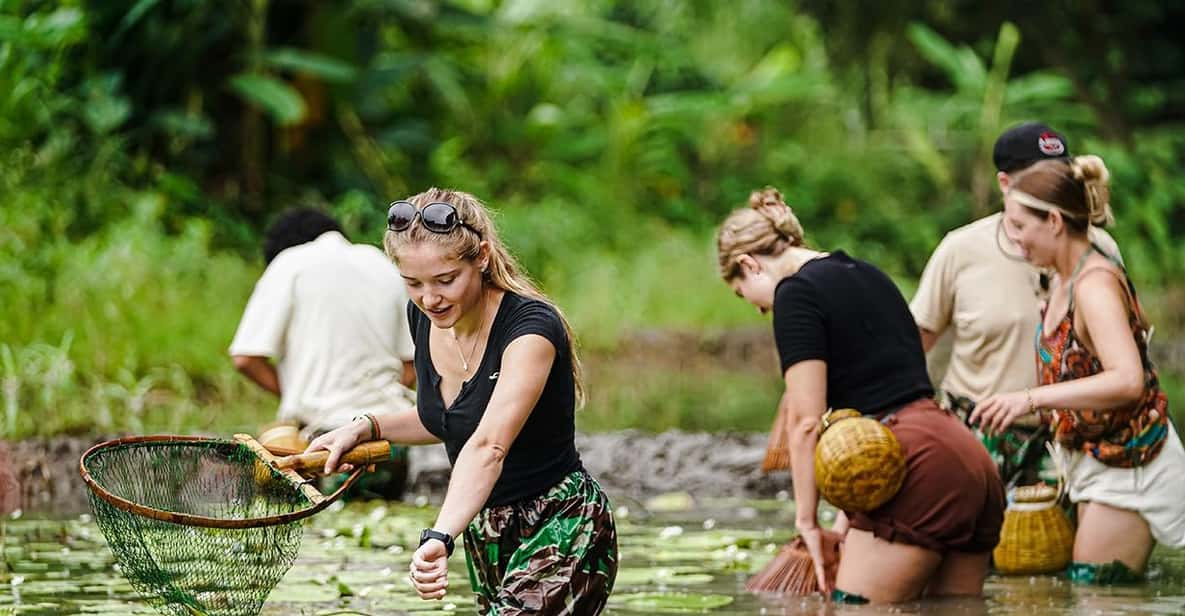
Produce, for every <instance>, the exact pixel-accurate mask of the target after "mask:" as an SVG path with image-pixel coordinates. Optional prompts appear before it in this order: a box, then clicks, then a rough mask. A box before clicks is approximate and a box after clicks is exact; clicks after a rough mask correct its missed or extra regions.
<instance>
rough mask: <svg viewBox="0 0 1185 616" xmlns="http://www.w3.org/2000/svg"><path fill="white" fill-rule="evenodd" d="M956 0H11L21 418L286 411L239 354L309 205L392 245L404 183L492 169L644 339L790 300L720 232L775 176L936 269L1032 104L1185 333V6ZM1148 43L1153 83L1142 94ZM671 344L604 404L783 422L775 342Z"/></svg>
mask: <svg viewBox="0 0 1185 616" xmlns="http://www.w3.org/2000/svg"><path fill="white" fill-rule="evenodd" d="M943 6H945V5H942V6H940V5H935V4H933V3H930V4H918V3H904V2H890V3H889V4H885V5H877V6H875V7H872V6H867V7H860V8H859V10H854V9H851V8H845V7H842V6H839V5H833V4H832V3H817V2H812V1H811V0H803V1H802V2H800V3H790V4H787V3H773V2H766V1H763V0H739V1H737V2H731V3H627V2H619V1H615V0H597V1H581V2H567V3H546V2H543V3H541V2H496V1H480V0H479V1H475V0H466V1H446V0H425V1H421V2H384V1H374V0H351V1H348V2H344V3H322V4H316V3H314V4H309V5H307V6H293V5H290V4H285V3H271V2H268V1H267V0H250V1H248V2H235V3H225V2H202V1H199V0H178V1H175V2H159V1H158V0H139V1H138V2H135V3H112V2H98V1H95V0H69V1H66V2H60V3H27V2H4V1H3V0H0V194H2V195H4V198H3V200H2V201H0V288H3V302H2V303H0V345H3V346H2V347H0V359H2V360H3V362H4V365H5V368H4V370H5V372H4V381H3V382H4V388H3V391H4V399H3V400H4V404H5V406H4V409H5V410H4V416H3V418H2V420H3V422H2V423H0V425H2V426H3V429H4V432H3V434H5V435H13V434H17V435H24V434H33V433H45V432H47V431H50V432H52V431H55V430H68V429H98V430H112V431H118V430H131V429H134V430H137V431H138V430H141V429H144V430H155V429H162V428H167V429H173V430H195V429H202V427H209V426H211V425H213V423H212V422H214V421H216V420H217V421H219V423H218V424H217V426H218V427H217V429H218V430H219V431H225V430H224V427H225V426H226V425H230V424H233V425H234V426H236V427H242V428H245V429H250V428H251V427H253V425H252V424H254V423H255V422H256V421H257V420H260V419H262V418H266V417H268V416H269V415H270V413H271V408H272V407H273V404H274V403H273V402H272V401H271V400H269V399H267V398H266V397H264V396H262V395H260V394H258V393H257V392H255V391H254V390H253V389H251V388H250V387H248V386H246V385H245V383H244V382H243V380H242V379H241V378H240V377H239V376H238V375H236V374H234V372H233V369H232V368H231V366H230V364H229V361H227V359H226V357H225V348H226V345H227V343H228V341H229V340H230V337H231V334H232V332H233V328H234V326H235V323H236V322H237V319H238V316H239V313H240V311H241V309H242V304H243V301H244V300H245V298H246V296H247V294H248V293H249V292H250V288H251V285H252V283H253V281H254V280H255V278H256V276H257V275H258V273H259V267H258V265H257V264H256V262H255V258H256V255H257V254H258V237H259V231H260V230H261V229H262V228H263V227H264V226H265V225H266V224H267V223H268V222H269V221H270V219H271V218H272V217H273V216H274V214H275V213H277V212H278V211H280V210H282V209H284V208H285V207H288V206H290V205H294V204H297V203H304V204H312V205H319V206H322V207H324V208H326V209H328V210H330V211H332V212H333V213H334V214H335V215H337V216H338V217H339V218H340V219H341V220H342V222H343V224H344V226H345V228H346V230H347V231H348V232H349V233H350V234H351V236H352V237H354V238H355V239H359V240H362V241H373V242H375V243H377V242H378V241H379V238H380V237H381V233H382V230H383V220H382V213H383V211H384V209H385V204H386V203H387V202H389V201H391V200H393V199H395V198H399V197H403V196H406V195H408V194H412V193H415V192H418V191H420V190H422V189H424V188H426V187H428V186H430V185H442V186H452V187H457V188H461V189H464V190H468V191H470V192H473V193H475V194H477V195H478V196H479V197H481V198H483V199H485V200H486V201H487V202H488V203H489V204H490V205H492V206H493V207H495V208H496V209H497V210H498V211H499V212H500V217H499V227H500V229H501V230H502V232H503V233H504V235H505V236H506V240H507V243H508V244H509V245H510V246H511V247H512V248H513V249H514V250H515V251H516V253H517V254H518V255H519V256H520V257H521V259H522V261H523V262H524V264H525V265H526V267H527V269H528V270H529V271H530V272H532V273H533V274H534V275H535V276H536V277H537V278H538V279H539V281H540V282H541V283H542V285H543V286H544V288H545V289H546V290H547V291H548V292H549V293H550V294H552V295H553V296H554V297H555V299H556V300H557V301H558V302H559V304H560V305H561V306H562V307H564V309H565V310H566V312H567V313H568V314H569V316H570V317H571V318H572V321H573V323H574V325H575V327H576V330H577V332H578V334H579V336H580V338H581V341H582V343H583V346H584V348H585V349H586V351H587V354H588V355H589V356H590V358H591V360H590V361H591V362H593V363H596V362H602V363H603V364H612V362H614V361H615V360H616V358H617V356H618V355H619V354H620V353H621V352H623V350H628V348H629V345H630V344H632V341H633V340H634V339H635V338H636V337H637V336H638V334H637V332H639V331H642V332H645V331H653V330H660V329H673V330H678V331H699V332H706V335H708V336H711V335H715V334H716V333H719V332H720V331H725V330H729V329H730V328H736V327H747V326H749V325H752V324H755V323H759V322H760V321H758V317H757V315H756V314H755V313H754V312H753V311H752V309H751V308H749V307H748V306H747V305H746V304H744V303H743V302H740V301H738V300H736V299H735V298H734V297H733V296H732V294H731V292H730V291H729V290H728V289H727V288H726V287H725V286H724V285H723V284H720V282H719V281H718V280H717V277H716V274H715V269H716V265H715V256H714V254H713V253H714V247H713V245H712V235H713V231H714V226H715V225H716V224H717V223H718V221H719V220H720V219H721V218H722V217H723V216H724V215H725V214H726V213H727V212H728V211H729V210H730V209H732V208H733V207H737V206H738V205H740V204H741V203H743V202H744V200H745V198H746V197H747V195H748V193H749V191H751V190H753V189H755V188H760V187H762V186H765V185H769V184H772V185H775V186H778V187H779V188H781V189H782V190H783V192H784V193H785V194H786V195H787V198H788V200H789V201H790V202H791V203H792V205H794V207H795V210H796V212H797V214H798V215H799V218H800V219H801V220H802V222H803V223H804V225H805V227H806V229H807V235H808V242H810V243H812V244H813V245H815V246H818V247H822V248H828V249H830V248H844V249H846V250H848V251H849V252H851V253H853V254H855V255H857V256H860V257H862V258H866V259H869V260H871V261H873V262H875V263H877V264H878V265H880V266H882V267H883V268H885V269H886V270H888V271H889V272H890V273H892V274H893V275H894V277H895V278H896V279H897V280H899V281H900V282H901V284H902V287H903V288H908V287H910V286H912V280H913V279H914V277H916V275H917V274H918V273H919V272H920V271H921V268H922V266H923V265H924V263H925V261H926V259H927V257H928V255H929V253H930V251H931V250H932V248H933V247H934V245H936V243H937V242H938V240H939V239H940V238H941V236H942V234H943V233H944V232H945V231H946V230H949V229H951V228H953V227H955V226H958V225H960V224H963V223H965V222H967V221H969V220H970V219H972V218H974V217H976V216H979V215H982V214H984V213H986V212H988V211H991V210H993V209H995V208H996V207H998V199H999V197H998V192H997V191H996V188H995V184H994V182H993V180H992V172H993V169H992V167H991V164H990V149H991V145H992V142H993V140H994V139H995V136H996V135H997V134H998V133H999V132H1000V130H1001V129H1002V128H1004V127H1006V126H1008V125H1010V124H1012V123H1015V122H1018V121H1021V120H1025V119H1033V118H1039V119H1042V120H1045V121H1047V122H1049V123H1051V124H1053V125H1055V126H1057V127H1059V128H1062V129H1063V130H1064V131H1065V132H1067V133H1069V135H1070V143H1071V148H1072V150H1073V151H1075V152H1093V153H1099V154H1101V155H1102V156H1103V157H1104V158H1105V159H1106V161H1107V163H1108V165H1109V167H1110V168H1111V171H1112V173H1113V176H1114V182H1113V184H1114V186H1113V188H1114V194H1113V203H1114V207H1115V212H1116V215H1117V217H1118V220H1119V224H1118V225H1117V226H1116V228H1115V229H1113V232H1114V235H1115V236H1116V238H1117V239H1118V240H1119V242H1120V244H1121V246H1122V247H1123V251H1124V255H1125V258H1126V260H1127V262H1128V264H1129V266H1130V268H1131V271H1132V274H1133V276H1134V278H1135V279H1136V282H1137V284H1138V286H1139V287H1140V289H1141V291H1142V293H1143V295H1144V297H1145V298H1152V303H1153V304H1157V308H1158V310H1159V315H1158V318H1159V319H1160V320H1159V321H1158V322H1161V323H1166V327H1165V328H1164V329H1162V331H1163V332H1165V333H1169V332H1172V333H1173V334H1174V335H1180V332H1181V331H1185V327H1183V326H1182V325H1181V323H1182V319H1181V317H1180V308H1179V305H1178V304H1179V302H1175V301H1173V300H1172V298H1176V297H1179V292H1178V290H1179V288H1180V284H1179V282H1178V281H1179V280H1180V279H1181V276H1182V275H1185V256H1183V253H1182V252H1181V251H1180V250H1179V244H1180V243H1181V241H1182V239H1183V238H1185V207H1183V205H1182V204H1183V203H1185V188H1182V186H1181V184H1180V182H1177V181H1175V175H1176V172H1177V170H1178V169H1179V168H1180V163H1181V161H1182V160H1185V126H1182V125H1181V124H1180V122H1179V118H1175V117H1174V116H1173V115H1172V114H1171V113H1167V112H1164V111H1162V110H1161V108H1162V107H1163V108H1168V107H1169V106H1170V103H1171V102H1172V101H1176V100H1178V99H1180V98H1181V92H1182V90H1181V88H1180V83H1179V79H1177V80H1176V81H1173V79H1176V77H1173V78H1172V79H1168V78H1165V77H1164V75H1166V74H1168V73H1164V70H1163V67H1161V65H1163V66H1164V67H1176V70H1177V72H1178V73H1179V69H1180V67H1181V66H1182V60H1181V57H1180V54H1179V53H1176V52H1171V53H1170V51H1171V50H1172V49H1175V47H1174V45H1175V42H1174V43H1173V44H1172V45H1168V46H1167V47H1166V41H1170V42H1173V41H1175V40H1176V34H1175V33H1167V34H1166V33H1165V32H1162V30H1163V25H1160V26H1158V25H1157V24H1168V23H1171V22H1172V20H1171V19H1169V17H1171V14H1173V10H1174V9H1172V8H1166V7H1164V6H1152V5H1145V3H1136V4H1134V5H1132V6H1131V7H1129V8H1128V9H1125V10H1124V11H1123V12H1121V14H1119V15H1116V16H1113V19H1112V18H1110V17H1109V18H1108V19H1106V20H1102V21H1099V20H1093V21H1092V20H1091V19H1088V18H1089V17H1091V16H1090V15H1088V13H1089V11H1088V10H1087V9H1085V8H1083V9H1072V10H1071V9H1066V10H1068V11H1069V12H1068V13H1067V15H1066V16H1065V19H1067V20H1069V21H1068V22H1067V23H1075V24H1078V25H1079V26H1081V28H1080V29H1081V30H1082V31H1083V32H1087V31H1090V32H1094V31H1095V30H1097V29H1098V28H1099V27H1101V26H1100V24H1102V23H1111V22H1112V21H1114V23H1122V24H1127V25H1129V26H1132V27H1134V25H1136V24H1145V26H1146V27H1145V26H1141V28H1139V29H1138V30H1139V31H1141V32H1144V33H1145V34H1143V35H1141V37H1135V38H1132V37H1130V36H1127V35H1126V34H1124V33H1123V32H1117V33H1111V34H1109V35H1108V36H1106V37H1101V38H1098V40H1104V39H1105V40H1108V41H1111V43H1109V45H1111V46H1110V47H1109V48H1108V49H1106V50H1096V49H1095V47H1094V45H1093V43H1091V44H1090V45H1087V44H1086V43H1084V42H1083V41H1084V40H1090V41H1093V40H1095V39H1082V37H1080V36H1078V35H1076V34H1073V32H1071V30H1073V31H1074V32H1077V29H1063V30H1066V31H1065V32H1060V33H1058V37H1059V38H1058V40H1059V41H1060V44H1059V45H1050V44H1048V42H1047V41H1046V40H1045V39H1043V38H1042V36H1043V35H1044V34H1045V33H1044V32H1043V31H1042V30H1041V29H1040V28H1038V27H1037V26H1039V25H1040V23H1039V20H1036V19H1035V18H1034V17H1032V16H1031V15H1028V14H1026V15H1017V16H1015V21H1005V17H1006V16H1005V15H1003V14H1002V13H1001V9H999V8H998V7H991V6H986V5H985V6H983V7H978V8H974V10H973V9H972V8H970V7H963V8H960V9H958V10H950V9H944V8H943ZM964 9H966V10H964ZM1034 10H1035V11H1038V12H1043V11H1047V10H1052V9H1039V10H1038V9H1037V8H1035V9H1034ZM1010 18H1011V17H1010ZM1142 20H1143V21H1142ZM771 24H777V27H771ZM1158 28H1159V29H1158ZM1162 35H1163V36H1162ZM1156 50H1159V52H1156ZM1055 51H1057V52H1060V53H1063V54H1070V56H1069V58H1070V60H1073V61H1067V60H1066V59H1065V58H1061V57H1054V56H1052V55H1050V54H1053V53H1054V52H1055ZM1096 51H1097V53H1096ZM1153 52H1156V53H1158V54H1159V55H1155V54H1154V53H1153ZM1153 55H1155V57H1156V58H1160V59H1159V60H1157V62H1159V64H1157V63H1155V62H1151V60H1150V58H1152V57H1153ZM1129 59H1130V60H1131V61H1132V62H1133V63H1134V64H1133V66H1138V67H1141V69H1140V70H1141V71H1143V72H1142V73H1141V75H1146V76H1149V78H1150V79H1151V80H1152V81H1150V82H1149V83H1151V84H1152V85H1148V83H1141V84H1137V85H1131V84H1127V85H1128V86H1130V87H1125V84H1124V82H1123V79H1122V78H1121V77H1122V75H1120V74H1119V71H1118V69H1117V68H1115V67H1116V66H1120V65H1122V64H1123V62H1121V60H1123V61H1126V60H1129ZM1116 63H1118V64H1116ZM1157 67H1161V68H1157ZM1090 71H1094V72H1095V74H1097V75H1098V76H1099V79H1095V80H1092V79H1091V78H1090ZM1170 72H1171V71H1170ZM1174 75H1175V73H1174ZM1162 291H1163V292H1162ZM1157 298H1167V299H1161V300H1160V301H1159V302H1158V301H1157ZM1165 333H1162V334H1160V335H1161V336H1164V335H1165ZM651 368H653V369H652V370H651V371H650V372H646V370H647V368H646V367H639V366H632V367H631V368H630V369H627V370H614V369H612V368H595V369H594V370H593V371H592V372H593V379H592V381H593V382H592V383H591V384H592V385H593V390H592V394H593V399H592V400H591V402H590V405H589V409H588V411H587V414H586V415H585V416H584V419H582V421H584V422H585V423H586V425H587V426H589V427H596V428H600V427H606V428H607V427H615V426H621V425H635V426H642V427H646V428H650V429H656V430H657V429H662V428H663V427H666V426H669V425H682V426H684V427H703V428H718V427H719V428H722V427H726V426H730V425H731V426H744V427H750V428H754V429H756V428H760V427H761V426H762V425H763V424H764V423H765V417H767V416H768V412H769V410H768V409H769V408H770V407H771V405H772V404H773V401H774V397H775V396H776V389H777V383H776V382H773V383H772V384H767V383H766V382H765V381H764V377H762V378H760V379H759V378H758V377H756V376H753V375H752V374H750V373H758V370H756V369H754V368H753V366H741V367H731V368H727V369H726V368H723V367H717V368H711V367H706V366H699V367H696V368H695V370H692V371H686V370H682V369H681V368H679V367H671V366H665V367H664V366H657V367H654V366H651ZM697 371H698V372H697ZM759 373H760V374H762V375H764V374H766V373H767V370H766V368H765V367H761V368H760V372H759ZM1174 379H1176V380H1174ZM1166 381H1168V382H1171V383H1179V382H1180V381H1179V376H1174V375H1173V374H1172V373H1170V374H1168V375H1167V377H1166ZM1178 389H1179V387H1178ZM1174 396H1176V394H1174ZM95 409H99V410H100V412H91V411H93V410H95ZM103 409H106V410H103ZM211 409H219V411H218V413H213V412H211ZM50 410H52V411H53V412H52V413H50V412H47V411H50ZM219 413H220V414H221V415H219Z"/></svg>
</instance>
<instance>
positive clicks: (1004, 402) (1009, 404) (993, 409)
mask: <svg viewBox="0 0 1185 616" xmlns="http://www.w3.org/2000/svg"><path fill="white" fill-rule="evenodd" d="M1031 400H1032V398H1031V397H1030V393H1029V392H1024V391H1018V392H1012V393H1007V394H997V395H994V396H989V397H988V398H987V399H986V400H984V401H982V402H980V403H979V404H977V405H975V410H974V411H972V412H971V417H969V418H968V423H970V424H971V425H973V426H974V425H978V426H979V429H980V430H982V431H983V432H984V433H985V434H987V435H989V436H991V435H994V434H999V433H1001V432H1003V431H1004V430H1006V429H1007V428H1008V426H1010V425H1012V423H1013V422H1014V421H1016V420H1017V419H1019V418H1020V417H1022V416H1024V415H1025V414H1027V413H1029V412H1030V411H1031V410H1032V402H1031Z"/></svg>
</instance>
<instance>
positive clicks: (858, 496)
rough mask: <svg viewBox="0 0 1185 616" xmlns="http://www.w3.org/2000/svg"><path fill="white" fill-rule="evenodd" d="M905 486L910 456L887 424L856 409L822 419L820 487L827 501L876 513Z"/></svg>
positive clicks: (818, 456) (818, 460)
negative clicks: (876, 510)
mask: <svg viewBox="0 0 1185 616" xmlns="http://www.w3.org/2000/svg"><path fill="white" fill-rule="evenodd" d="M904 481H905V453H904V452H903V451H902V450H901V443H899V442H897V437H896V436H893V433H892V431H890V430H889V429H888V428H887V427H885V425H884V424H882V423H881V422H879V421H877V420H875V419H872V418H870V417H864V416H862V415H861V414H860V412H859V411H856V410H854V409H839V410H835V411H831V412H828V413H827V414H826V415H824V416H823V430H822V433H821V434H820V435H819V443H818V445H816V446H815V483H816V484H817V485H818V487H819V493H820V494H822V495H823V498H825V499H827V502H829V503H831V504H832V505H835V506H836V507H839V508H840V509H843V510H844V511H871V510H873V509H876V508H877V507H880V506H881V505H883V504H884V503H885V502H887V501H888V500H889V499H890V498H893V496H894V495H895V494H897V491H898V490H900V489H901V484H902V482H904Z"/></svg>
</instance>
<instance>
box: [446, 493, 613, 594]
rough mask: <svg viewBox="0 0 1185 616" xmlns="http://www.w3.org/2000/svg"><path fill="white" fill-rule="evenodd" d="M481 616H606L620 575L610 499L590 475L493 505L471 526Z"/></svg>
mask: <svg viewBox="0 0 1185 616" xmlns="http://www.w3.org/2000/svg"><path fill="white" fill-rule="evenodd" d="M465 561H466V563H467V564H468V566H469V583H470V584H471V585H472V586H473V591H474V592H475V593H477V608H478V611H479V612H480V613H481V614H495V615H498V616H507V615H518V614H547V615H549V616H550V615H552V614H571V615H573V616H583V615H585V614H598V613H600V611H601V610H602V609H604V607H605V601H607V600H608V598H609V593H610V592H611V591H612V590H613V580H614V579H615V578H616V577H617V529H616V527H615V526H614V523H613V512H612V509H611V508H610V506H609V499H608V498H606V497H605V493H604V492H602V491H601V486H600V485H599V484H597V481H596V480H595V479H593V478H592V477H591V476H590V475H589V474H588V473H586V472H585V471H583V470H580V471H575V472H573V473H570V474H569V475H567V476H566V477H564V479H563V480H561V481H560V482H559V483H557V484H556V485H555V486H553V487H552V488H551V489H550V490H548V491H547V492H545V493H544V494H541V495H540V496H537V497H535V498H531V499H527V500H523V501H520V502H518V503H513V504H510V505H501V506H497V507H487V508H485V509H482V510H481V512H479V513H478V514H477V517H476V518H475V519H474V520H473V522H471V523H470V524H469V527H468V528H467V529H465Z"/></svg>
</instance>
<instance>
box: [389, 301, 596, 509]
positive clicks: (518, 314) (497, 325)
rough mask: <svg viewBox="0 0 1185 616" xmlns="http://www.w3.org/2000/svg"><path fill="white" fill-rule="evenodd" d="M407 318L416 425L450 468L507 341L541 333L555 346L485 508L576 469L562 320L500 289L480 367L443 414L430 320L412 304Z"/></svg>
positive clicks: (489, 390)
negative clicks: (438, 446)
mask: <svg viewBox="0 0 1185 616" xmlns="http://www.w3.org/2000/svg"><path fill="white" fill-rule="evenodd" d="M407 319H408V322H409V323H410V324H411V330H412V332H413V335H414V336H415V343H416V360H415V365H416V382H417V383H419V386H418V387H417V391H416V406H417V407H418V411H419V414H420V421H421V422H423V424H424V427H425V428H427V429H428V431H429V432H431V433H432V434H433V435H435V436H436V437H437V438H439V439H440V440H442V441H444V447H445V450H446V451H447V452H448V458H449V462H450V463H453V464H455V463H456V462H457V455H458V454H460V453H461V447H463V446H464V445H465V442H466V441H468V440H469V437H470V436H471V435H472V434H473V431H474V430H475V429H477V424H478V422H480V421H481V418H482V415H484V414H485V410H486V406H487V405H488V404H489V403H490V397H491V396H492V395H493V393H494V386H495V385H497V383H498V375H499V372H500V370H501V369H502V353H503V352H504V351H505V350H506V347H507V346H508V345H509V344H510V343H511V342H512V341H513V340H514V339H515V338H518V337H519V336H526V335H528V334H538V335H540V336H543V337H544V338H546V339H547V340H548V341H549V342H551V344H552V345H554V346H555V350H556V354H555V361H554V362H552V365H551V372H550V373H549V374H548V375H547V384H546V385H544V387H543V393H542V394H541V395H540V396H539V401H538V402H537V403H536V404H535V408H533V409H531V415H530V416H529V417H528V418H527V422H526V424H524V425H523V428H522V431H520V432H519V434H518V438H516V439H515V440H514V442H513V443H512V444H511V445H510V450H509V451H508V452H507V454H506V459H505V460H504V461H503V464H502V475H501V476H500V477H498V481H497V482H496V483H495V484H494V490H493V491H492V492H491V493H490V497H489V499H488V500H487V501H486V506H487V507H490V506H497V505H505V504H509V503H513V502H517V501H520V500H523V499H525V498H530V497H532V496H537V495H539V494H542V493H543V492H546V491H547V490H548V489H549V488H551V487H552V486H554V485H555V484H556V483H558V482H559V481H560V480H561V479H562V478H563V477H564V476H565V475H567V474H568V473H571V472H572V471H575V470H578V469H580V468H581V465H580V456H579V454H577V453H576V442H575V438H576V422H575V410H576V384H575V381H574V380H573V378H572V356H571V354H570V353H569V350H568V335H567V332H566V331H565V330H564V323H563V321H561V320H560V316H559V313H557V312H556V310H555V309H554V308H553V307H551V306H550V305H549V304H547V303H546V302H543V301H540V300H537V299H532V298H527V297H523V296H521V295H516V294H514V293H510V292H507V293H506V294H505V295H504V296H503V297H502V302H501V304H499V305H498V312H497V314H496V315H495V316H494V322H493V323H492V324H491V325H490V338H489V341H488V342H487V343H486V350H485V354H484V355H483V356H482V359H481V364H480V365H479V366H478V367H477V371H476V372H474V374H473V376H472V377H470V378H469V380H468V381H465V383H463V384H462V385H461V391H460V392H459V393H458V394H457V398H456V399H455V400H454V401H453V405H452V406H451V407H449V408H448V409H445V406H444V399H443V398H442V397H441V395H440V375H439V374H438V373H437V372H436V367H435V366H434V365H433V364H432V358H431V356H430V355H429V351H428V333H429V331H430V330H431V327H432V323H431V321H429V320H428V317H427V316H426V315H425V314H424V313H423V312H421V311H420V309H419V308H417V307H416V305H415V304H414V303H412V302H408V303H407Z"/></svg>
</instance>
